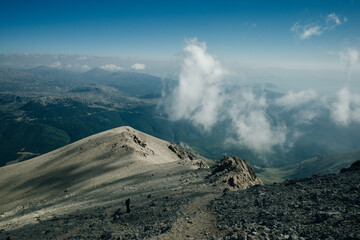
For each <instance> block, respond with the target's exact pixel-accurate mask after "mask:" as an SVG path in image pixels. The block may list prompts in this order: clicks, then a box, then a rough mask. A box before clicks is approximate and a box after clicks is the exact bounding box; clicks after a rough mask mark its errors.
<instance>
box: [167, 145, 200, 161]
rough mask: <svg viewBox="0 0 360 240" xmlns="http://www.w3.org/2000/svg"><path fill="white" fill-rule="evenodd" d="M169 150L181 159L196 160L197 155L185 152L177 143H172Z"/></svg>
mask: <svg viewBox="0 0 360 240" xmlns="http://www.w3.org/2000/svg"><path fill="white" fill-rule="evenodd" d="M169 149H170V150H171V151H173V152H174V153H175V154H176V155H177V156H178V157H179V158H180V159H190V160H194V159H195V158H196V156H195V154H193V153H191V152H188V151H186V150H184V149H183V148H181V147H179V146H178V145H176V144H175V143H170V145H169Z"/></svg>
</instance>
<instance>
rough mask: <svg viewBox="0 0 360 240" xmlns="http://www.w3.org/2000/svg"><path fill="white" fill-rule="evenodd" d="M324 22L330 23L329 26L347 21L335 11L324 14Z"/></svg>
mask: <svg viewBox="0 0 360 240" xmlns="http://www.w3.org/2000/svg"><path fill="white" fill-rule="evenodd" d="M326 22H327V23H328V24H330V26H329V28H331V27H334V26H337V25H341V24H343V23H345V22H347V18H346V17H344V18H343V19H342V20H341V19H340V18H339V16H337V15H336V14H335V13H330V14H328V15H327V16H326Z"/></svg>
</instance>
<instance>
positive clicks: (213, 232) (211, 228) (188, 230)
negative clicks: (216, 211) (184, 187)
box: [151, 193, 224, 240]
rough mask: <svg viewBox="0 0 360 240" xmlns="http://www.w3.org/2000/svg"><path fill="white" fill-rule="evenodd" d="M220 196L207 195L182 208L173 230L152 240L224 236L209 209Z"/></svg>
mask: <svg viewBox="0 0 360 240" xmlns="http://www.w3.org/2000/svg"><path fill="white" fill-rule="evenodd" d="M220 196H221V195H220V194H213V193H212V194H207V195H205V196H201V197H197V198H195V199H194V201H192V202H190V203H189V204H187V205H184V206H182V207H181V208H180V210H179V212H178V215H179V217H178V220H177V221H176V222H175V223H174V224H173V226H172V228H171V230H170V231H168V232H166V233H164V234H161V235H159V236H156V237H154V238H151V239H153V240H166V239H208V237H209V236H223V235H224V233H222V232H221V231H220V230H218V229H217V228H216V217H215V216H214V215H213V213H212V212H211V211H210V210H209V209H208V206H209V204H210V202H211V200H214V199H215V198H217V197H220Z"/></svg>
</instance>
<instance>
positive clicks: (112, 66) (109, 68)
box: [100, 64, 123, 71]
mask: <svg viewBox="0 0 360 240" xmlns="http://www.w3.org/2000/svg"><path fill="white" fill-rule="evenodd" d="M100 68H101V69H104V70H107V71H120V70H122V69H123V68H122V67H119V66H117V65H115V64H106V65H104V66H101V67H100Z"/></svg>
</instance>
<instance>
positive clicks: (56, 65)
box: [50, 61, 62, 68]
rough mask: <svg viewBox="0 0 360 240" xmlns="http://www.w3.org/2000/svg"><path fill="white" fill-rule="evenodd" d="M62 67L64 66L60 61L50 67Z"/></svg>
mask: <svg viewBox="0 0 360 240" xmlns="http://www.w3.org/2000/svg"><path fill="white" fill-rule="evenodd" d="M61 66H62V64H61V62H59V61H57V62H54V63H53V64H51V65H50V67H53V68H61Z"/></svg>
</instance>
